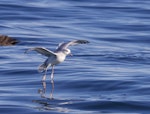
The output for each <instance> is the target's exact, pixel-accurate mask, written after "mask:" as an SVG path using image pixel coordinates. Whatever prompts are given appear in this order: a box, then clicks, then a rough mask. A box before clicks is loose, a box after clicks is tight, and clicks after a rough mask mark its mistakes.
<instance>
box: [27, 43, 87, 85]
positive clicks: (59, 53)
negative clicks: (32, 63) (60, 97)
mask: <svg viewBox="0 0 150 114" xmlns="http://www.w3.org/2000/svg"><path fill="white" fill-rule="evenodd" d="M87 43H89V41H87V40H73V41H69V42H66V43H60V44H59V45H58V47H57V48H56V50H55V51H54V52H53V51H50V50H48V49H46V48H44V47H35V48H29V49H28V50H26V51H25V53H27V52H28V51H36V52H38V53H40V54H42V55H44V56H46V57H48V58H47V59H46V60H45V61H44V63H42V64H41V65H40V66H39V68H38V71H39V72H45V73H44V76H43V78H42V81H45V80H46V73H47V70H48V68H49V67H50V66H51V67H52V71H51V82H52V83H53V79H54V66H55V65H57V64H59V63H61V62H63V61H64V60H65V59H66V56H67V55H72V54H71V50H70V49H68V47H69V46H74V45H77V44H87Z"/></svg>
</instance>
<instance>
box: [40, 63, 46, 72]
mask: <svg viewBox="0 0 150 114" xmlns="http://www.w3.org/2000/svg"><path fill="white" fill-rule="evenodd" d="M46 69H47V65H46V64H45V63H43V64H41V65H40V66H39V67H38V71H39V72H44V71H46Z"/></svg>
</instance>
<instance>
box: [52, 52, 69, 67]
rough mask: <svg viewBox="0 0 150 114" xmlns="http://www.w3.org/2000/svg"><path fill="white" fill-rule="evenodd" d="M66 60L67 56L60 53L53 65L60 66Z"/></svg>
mask: <svg viewBox="0 0 150 114" xmlns="http://www.w3.org/2000/svg"><path fill="white" fill-rule="evenodd" d="M65 58H66V55H64V54H63V53H58V54H57V56H56V59H55V61H53V63H52V64H53V65H56V64H59V63H61V62H63V61H64V60H65Z"/></svg>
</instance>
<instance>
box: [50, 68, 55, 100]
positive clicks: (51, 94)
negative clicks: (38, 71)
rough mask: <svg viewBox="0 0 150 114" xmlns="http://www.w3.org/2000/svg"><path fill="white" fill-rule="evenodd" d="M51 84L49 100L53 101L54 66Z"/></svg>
mask: <svg viewBox="0 0 150 114" xmlns="http://www.w3.org/2000/svg"><path fill="white" fill-rule="evenodd" d="M51 84H52V90H51V93H50V99H53V91H54V66H52V72H51Z"/></svg>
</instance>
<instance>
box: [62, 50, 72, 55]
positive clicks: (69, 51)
mask: <svg viewBox="0 0 150 114" xmlns="http://www.w3.org/2000/svg"><path fill="white" fill-rule="evenodd" d="M63 53H64V54H65V55H70V56H72V54H71V50H70V49H64V50H63Z"/></svg>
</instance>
